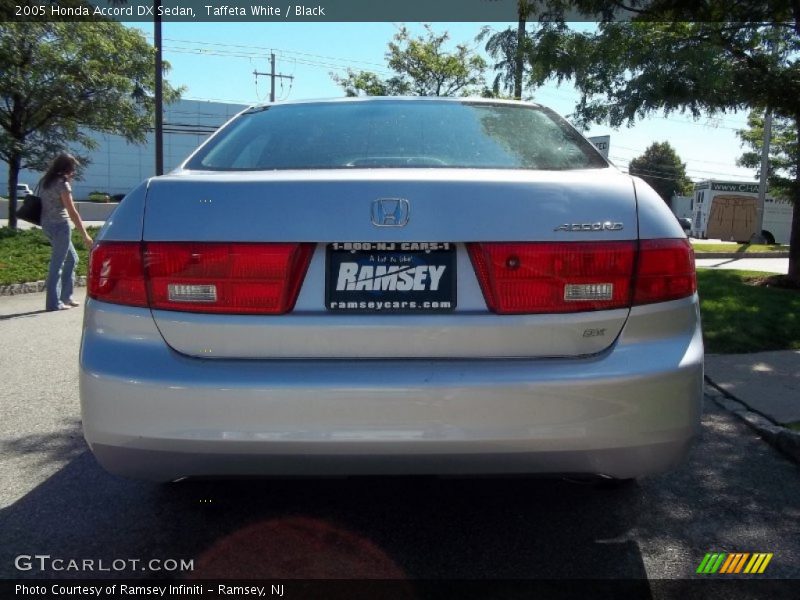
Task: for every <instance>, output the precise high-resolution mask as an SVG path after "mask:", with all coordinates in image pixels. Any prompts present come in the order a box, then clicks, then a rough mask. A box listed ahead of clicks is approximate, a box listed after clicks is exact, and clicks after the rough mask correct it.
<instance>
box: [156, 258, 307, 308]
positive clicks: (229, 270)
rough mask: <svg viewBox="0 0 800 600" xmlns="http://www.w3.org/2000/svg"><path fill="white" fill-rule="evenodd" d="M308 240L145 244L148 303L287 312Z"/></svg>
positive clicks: (304, 264)
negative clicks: (266, 242) (279, 242)
mask: <svg viewBox="0 0 800 600" xmlns="http://www.w3.org/2000/svg"><path fill="white" fill-rule="evenodd" d="M313 249H314V245H313V244H248V243H231V244H225V243H222V244H217V243H182V242H163V243H148V244H147V245H146V248H145V255H144V260H145V271H146V273H147V279H148V287H149V291H150V306H151V307H152V308H159V309H166V310H180V311H191V312H211V313H235V314H280V313H285V312H288V311H290V310H291V309H292V308H293V307H294V303H295V301H296V300H297V294H298V292H299V291H300V285H301V284H302V282H303V279H304V277H305V274H306V270H307V269H308V263H309V261H310V259H311V254H312V252H313Z"/></svg>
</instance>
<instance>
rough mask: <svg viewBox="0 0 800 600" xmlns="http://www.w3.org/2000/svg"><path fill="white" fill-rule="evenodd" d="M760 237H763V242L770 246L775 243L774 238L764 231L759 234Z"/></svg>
mask: <svg viewBox="0 0 800 600" xmlns="http://www.w3.org/2000/svg"><path fill="white" fill-rule="evenodd" d="M761 237H763V238H764V241H765V242H766V243H767V244H769V245H770V246H771V245H772V244H774V243H775V236H774V235H772V233H770V232H769V231H767V230H766V229H765V230H763V231H762V232H761Z"/></svg>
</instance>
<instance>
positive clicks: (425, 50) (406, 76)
mask: <svg viewBox="0 0 800 600" xmlns="http://www.w3.org/2000/svg"><path fill="white" fill-rule="evenodd" d="M425 30H426V34H425V35H424V36H419V37H416V38H413V37H412V36H411V34H410V33H409V31H408V29H406V28H405V27H401V28H400V30H399V31H398V32H397V33H396V34H395V35H394V37H393V38H392V40H393V41H391V42H389V50H388V51H387V53H386V60H387V63H388V65H389V68H390V69H392V71H394V73H395V74H394V75H393V76H392V77H389V78H388V79H381V78H380V77H379V76H378V75H376V74H375V73H372V72H371V71H359V72H355V71H352V70H351V69H348V70H347V77H339V76H338V75H331V77H332V78H333V80H334V81H335V82H336V83H338V84H339V85H340V86H342V88H343V89H344V91H345V93H346V94H347V95H348V96H359V95H362V94H363V95H367V96H399V95H410V96H468V95H470V94H475V93H482V91H483V90H482V88H483V85H484V72H485V71H486V61H485V60H483V58H481V57H480V56H479V55H478V54H476V53H475V52H474V51H473V50H470V49H469V48H468V47H467V46H466V45H465V44H459V45H457V46H456V49H455V51H454V52H448V51H446V50H445V49H444V45H445V42H447V40H448V39H450V36H449V35H448V33H447V32H445V33H442V34H436V33H434V32H433V30H432V29H431V27H430V26H429V25H426V26H425Z"/></svg>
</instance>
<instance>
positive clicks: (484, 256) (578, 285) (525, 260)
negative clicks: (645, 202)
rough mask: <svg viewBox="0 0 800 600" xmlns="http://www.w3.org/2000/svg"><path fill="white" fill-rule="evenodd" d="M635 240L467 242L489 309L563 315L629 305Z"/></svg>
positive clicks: (501, 311)
mask: <svg viewBox="0 0 800 600" xmlns="http://www.w3.org/2000/svg"><path fill="white" fill-rule="evenodd" d="M635 250H636V245H635V243H634V242H578V243H491V244H469V253H470V256H471V258H472V263H473V265H474V266H475V272H476V273H477V275H478V281H479V282H480V285H481V289H482V290H483V295H484V298H485V299H486V303H487V305H488V306H489V309H490V310H492V311H494V312H497V313H501V314H511V313H566V312H582V311H587V310H607V309H612V308H622V307H627V306H629V304H630V283H631V274H632V273H633V263H634V254H635Z"/></svg>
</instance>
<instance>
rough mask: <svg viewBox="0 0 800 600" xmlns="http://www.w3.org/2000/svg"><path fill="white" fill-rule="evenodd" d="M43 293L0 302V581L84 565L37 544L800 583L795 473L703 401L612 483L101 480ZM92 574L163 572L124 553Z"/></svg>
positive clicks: (71, 370)
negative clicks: (629, 476)
mask: <svg viewBox="0 0 800 600" xmlns="http://www.w3.org/2000/svg"><path fill="white" fill-rule="evenodd" d="M83 293H84V291H83V290H80V295H81V296H82V295H83ZM81 299H82V298H81ZM43 305H44V299H43V297H42V295H41V294H29V295H25V296H15V297H3V298H0V339H2V340H3V341H4V342H5V355H4V357H3V360H2V366H0V377H2V381H3V385H2V389H0V406H2V419H0V472H2V474H3V477H2V482H3V483H2V486H0V507H1V508H0V539H2V540H3V543H2V544H0V577H2V578H5V579H10V578H18V577H23V578H51V577H65V578H76V577H81V576H86V575H87V573H82V572H64V571H54V570H53V569H48V568H44V569H39V568H38V565H35V566H34V567H33V568H31V569H29V570H20V569H19V568H18V566H19V565H18V564H17V565H15V562H16V561H17V557H18V556H20V555H34V554H46V555H50V556H52V557H61V558H64V559H70V558H75V559H105V560H106V561H111V560H112V559H125V560H131V559H148V560H149V559H153V558H156V559H191V560H193V561H194V565H193V567H194V570H193V575H194V576H223V577H236V576H243V575H248V576H253V575H255V576H259V577H272V578H296V577H326V578H356V579H358V578H363V577H381V578H398V577H408V578H413V579H439V578H446V579H453V578H455V579H487V578H488V579H509V578H513V579H516V578H543V577H546V578H576V577H577V578H608V577H611V578H628V579H646V580H650V581H651V582H653V581H657V580H662V579H682V578H692V577H700V576H696V575H695V571H696V569H697V567H698V565H699V564H700V562H701V561H702V559H703V557H704V555H705V554H706V553H707V552H729V553H731V552H751V553H752V552H769V553H774V558H773V559H772V562H771V563H770V565H769V569H768V571H767V575H768V576H769V577H772V578H800V477H798V475H800V469H799V468H798V466H797V465H796V464H794V463H792V462H790V461H789V460H787V459H786V458H785V457H784V456H782V455H781V454H779V453H778V452H777V451H775V450H774V449H773V448H771V447H770V446H768V445H767V444H765V443H764V442H763V441H762V440H761V439H760V438H758V437H757V436H756V435H755V433H753V431H752V430H750V429H748V428H747V427H746V426H744V425H743V424H742V423H741V422H739V421H737V420H736V419H734V418H733V417H732V416H731V415H729V414H728V413H726V412H724V411H723V410H721V409H720V408H719V407H718V406H716V405H715V404H714V403H712V402H706V406H705V412H704V416H703V430H702V435H701V437H700V439H699V440H698V443H697V444H696V446H695V448H694V450H693V452H692V455H691V458H690V460H689V461H688V462H687V463H686V464H685V465H683V466H682V467H681V468H680V469H678V470H676V471H673V472H671V473H668V474H665V475H661V476H656V477H650V478H647V479H644V480H641V481H640V482H638V483H637V484H635V485H634V486H631V487H627V488H623V489H616V490H604V489H597V487H595V486H592V485H586V484H577V483H571V482H564V481H558V480H540V479H531V478H511V479H496V478H473V479H470V478H460V479H440V478H413V477H398V478H380V477H372V478H354V479H321V480H319V479H318V480H303V479H299V480H249V481H211V482H191V483H179V484H170V485H158V484H152V483H146V482H137V481H128V480H124V479H120V478H116V477H113V476H111V475H108V474H107V473H105V472H104V471H103V470H102V469H101V468H100V467H99V466H98V465H97V464H96V462H95V460H94V458H93V457H92V455H91V453H90V452H89V450H88V448H87V447H86V445H85V442H84V441H83V437H82V434H81V426H80V409H79V400H78V389H77V354H78V347H79V337H80V327H81V318H82V309H73V310H69V311H62V312H54V313H45V312H42V310H41V309H42V307H43ZM128 565H130V563H128ZM89 575H91V574H89ZM103 576H109V577H115V576H120V577H122V576H125V577H164V576H169V577H173V576H181V574H176V573H172V572H170V573H165V572H163V571H148V570H145V571H142V570H141V568H140V565H138V564H137V565H136V566H135V567H130V568H126V569H123V570H121V571H119V572H117V571H113V572H111V573H107V574H105V575H103Z"/></svg>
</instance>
